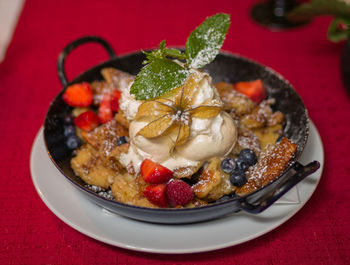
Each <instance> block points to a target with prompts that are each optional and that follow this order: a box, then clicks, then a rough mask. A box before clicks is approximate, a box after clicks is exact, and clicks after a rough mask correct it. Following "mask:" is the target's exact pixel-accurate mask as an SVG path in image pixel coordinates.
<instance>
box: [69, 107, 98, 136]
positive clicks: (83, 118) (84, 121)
mask: <svg viewBox="0 0 350 265" xmlns="http://www.w3.org/2000/svg"><path fill="white" fill-rule="evenodd" d="M74 124H75V126H77V127H79V128H80V129H82V130H83V131H87V132H89V131H91V130H93V129H95V128H96V127H97V126H98V125H99V121H98V117H97V115H96V114H95V113H94V112H93V111H91V110H88V111H85V112H83V113H82V114H80V115H79V116H78V117H76V118H75V119H74Z"/></svg>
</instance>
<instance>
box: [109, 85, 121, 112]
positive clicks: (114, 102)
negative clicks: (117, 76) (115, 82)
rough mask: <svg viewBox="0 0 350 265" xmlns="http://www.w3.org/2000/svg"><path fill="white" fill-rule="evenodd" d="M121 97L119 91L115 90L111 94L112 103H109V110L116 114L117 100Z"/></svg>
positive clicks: (117, 109) (117, 108)
mask: <svg viewBox="0 0 350 265" xmlns="http://www.w3.org/2000/svg"><path fill="white" fill-rule="evenodd" d="M121 96H122V92H120V91H119V90H115V91H114V92H113V94H112V101H111V109H112V110H113V111H114V112H118V111H119V99H120V98H121Z"/></svg>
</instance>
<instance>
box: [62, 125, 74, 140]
mask: <svg viewBox="0 0 350 265" xmlns="http://www.w3.org/2000/svg"><path fill="white" fill-rule="evenodd" d="M63 134H64V136H66V137H68V136H70V135H75V126H74V125H66V126H64V132H63Z"/></svg>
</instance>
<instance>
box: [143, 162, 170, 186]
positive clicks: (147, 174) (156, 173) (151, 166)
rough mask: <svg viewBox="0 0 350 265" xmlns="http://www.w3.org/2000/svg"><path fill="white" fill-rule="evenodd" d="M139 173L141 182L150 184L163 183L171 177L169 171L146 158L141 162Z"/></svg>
mask: <svg viewBox="0 0 350 265" xmlns="http://www.w3.org/2000/svg"><path fill="white" fill-rule="evenodd" d="M140 172H141V176H142V178H143V180H144V181H146V182H148V183H151V184H159V183H165V182H167V181H168V180H169V179H170V178H171V177H172V175H173V172H172V171H171V170H169V169H167V168H166V167H163V166H162V165H160V164H158V163H156V162H153V161H152V160H150V159H147V158H146V159H145V160H143V162H142V164H141V167H140Z"/></svg>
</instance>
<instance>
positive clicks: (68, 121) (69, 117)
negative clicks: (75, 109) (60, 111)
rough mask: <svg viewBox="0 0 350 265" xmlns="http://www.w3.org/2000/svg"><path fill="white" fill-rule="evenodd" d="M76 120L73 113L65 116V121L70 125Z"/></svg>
mask: <svg viewBox="0 0 350 265" xmlns="http://www.w3.org/2000/svg"><path fill="white" fill-rule="evenodd" d="M73 122H74V116H73V115H72V114H71V113H67V114H65V115H64V116H63V123H64V124H67V125H70V124H73Z"/></svg>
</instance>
